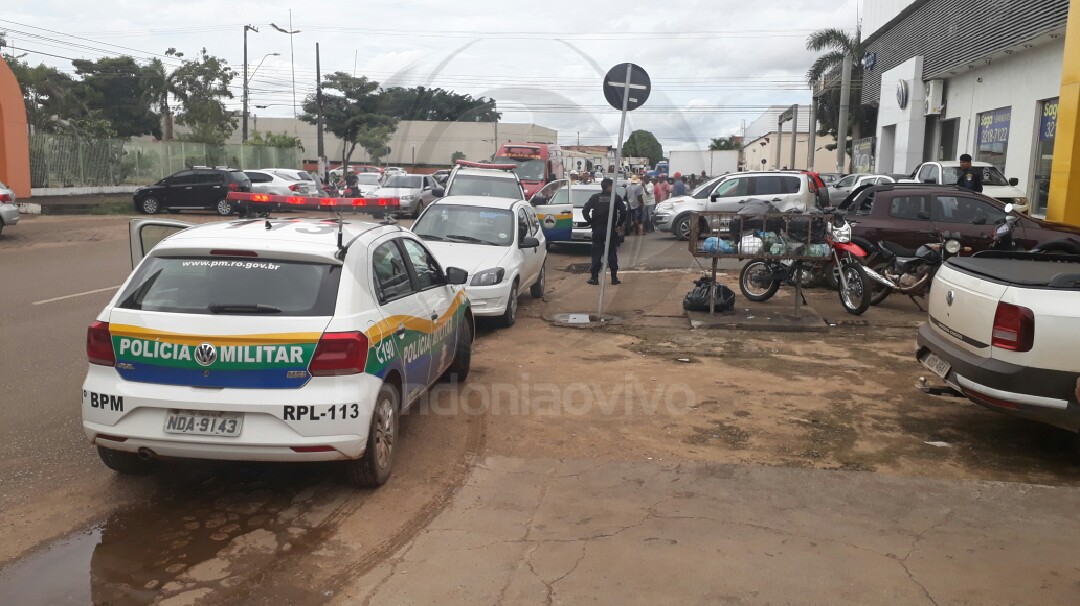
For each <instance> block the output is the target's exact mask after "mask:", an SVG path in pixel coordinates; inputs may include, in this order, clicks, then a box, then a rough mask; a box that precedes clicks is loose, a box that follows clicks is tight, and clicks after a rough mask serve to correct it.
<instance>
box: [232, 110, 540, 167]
mask: <svg viewBox="0 0 1080 606" xmlns="http://www.w3.org/2000/svg"><path fill="white" fill-rule="evenodd" d="M249 124H250V126H251V130H252V132H254V131H256V130H258V131H260V132H271V133H275V134H282V133H284V134H288V135H293V136H297V137H299V138H300V144H301V145H302V146H303V148H304V153H303V158H304V161H305V162H307V163H315V162H317V161H318V158H317V157H316V150H317V149H318V144H317V134H316V129H315V125H314V124H308V123H307V122H303V121H300V120H293V119H292V118H259V117H257V116H253V117H252V119H251V122H250V123H249ZM294 133H295V134H294ZM249 136H250V135H249ZM508 141H516V142H521V141H533V142H537V143H557V142H558V132H557V131H556V130H554V129H551V128H545V127H543V126H537V125H536V124H520V123H508V122H499V123H497V124H495V123H491V122H424V121H410V120H403V121H401V122H400V123H399V124H398V128H397V131H396V132H395V133H394V136H393V137H391V138H390V142H389V143H387V146H388V147H389V148H390V154H389V155H388V156H386V157H384V158H382V160H381V162H383V163H386V164H389V165H394V166H414V165H415V166H429V167H434V166H439V167H442V166H449V165H450V164H451V161H450V157H451V156H452V155H453V154H454V152H458V151H460V152H462V153H464V154H465V158H466V159H468V160H477V161H484V160H490V159H491V157H492V155H494V153H495V150H496V149H497V148H498V142H501V143H506V142H508ZM229 143H240V130H239V129H237V130H236V131H234V132H233V134H232V138H231V139H230V140H229ZM323 145H324V148H325V151H326V155H327V156H328V158H329V160H330V162H331V163H334V162H341V157H342V145H343V142H342V141H341V139H338V138H337V137H335V136H334V134H333V133H331V132H329V131H324V141H323ZM370 159H371V158H370V155H369V154H368V153H367V151H365V150H364V149H363V148H362V147H357V148H356V150H355V151H354V152H353V154H352V156H351V157H350V159H349V161H350V162H356V163H364V162H367V161H369V160H370Z"/></svg>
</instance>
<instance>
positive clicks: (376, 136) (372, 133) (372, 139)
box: [356, 124, 397, 164]
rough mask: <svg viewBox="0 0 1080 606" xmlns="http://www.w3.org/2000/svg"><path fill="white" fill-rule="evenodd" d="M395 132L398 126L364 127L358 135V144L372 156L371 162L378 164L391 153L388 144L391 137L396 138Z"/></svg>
mask: <svg viewBox="0 0 1080 606" xmlns="http://www.w3.org/2000/svg"><path fill="white" fill-rule="evenodd" d="M395 130H397V125H396V124H395V125H394V126H386V125H384V126H363V127H361V128H360V129H359V130H358V131H357V133H356V142H357V143H358V144H359V145H360V147H363V148H364V150H365V151H367V153H368V155H369V156H371V162H372V163H373V164H378V163H379V161H380V160H382V159H383V157H384V156H386V155H387V154H389V153H390V149H389V148H388V147H386V144H387V143H389V142H390V137H393V136H394V131H395Z"/></svg>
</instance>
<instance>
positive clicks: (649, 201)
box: [641, 175, 656, 233]
mask: <svg viewBox="0 0 1080 606" xmlns="http://www.w3.org/2000/svg"><path fill="white" fill-rule="evenodd" d="M641 186H642V187H644V188H645V206H644V207H643V208H642V213H641V224H642V226H644V228H645V233H652V232H653V231H655V230H656V228H655V227H653V222H652V217H653V212H654V211H655V210H656V195H655V191H656V187H655V186H654V185H653V183H652V179H650V178H649V175H644V176H642V177H641Z"/></svg>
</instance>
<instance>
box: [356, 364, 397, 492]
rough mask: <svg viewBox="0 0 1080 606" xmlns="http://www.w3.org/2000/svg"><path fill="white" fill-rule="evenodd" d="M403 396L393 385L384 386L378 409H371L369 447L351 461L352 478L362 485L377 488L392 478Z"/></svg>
mask: <svg viewBox="0 0 1080 606" xmlns="http://www.w3.org/2000/svg"><path fill="white" fill-rule="evenodd" d="M400 410H401V398H400V396H399V395H398V390H397V389H396V388H395V387H394V386H393V385H385V384H384V385H383V386H382V388H381V389H379V397H378V398H377V399H376V400H375V408H374V410H372V411H371V427H370V428H369V429H368V439H367V448H366V449H365V450H364V456H363V457H361V458H360V459H359V460H356V461H349V463H348V465H349V467H348V477H349V481H351V482H352V483H353V484H356V485H358V486H363V487H366V488H374V487H376V486H382V485H383V484H385V483H386V481H387V480H388V479H390V472H391V471H392V470H393V467H394V454H395V452H396V450H395V448H394V445H395V442H397V430H398V411H400Z"/></svg>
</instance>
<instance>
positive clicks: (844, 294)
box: [837, 262, 870, 316]
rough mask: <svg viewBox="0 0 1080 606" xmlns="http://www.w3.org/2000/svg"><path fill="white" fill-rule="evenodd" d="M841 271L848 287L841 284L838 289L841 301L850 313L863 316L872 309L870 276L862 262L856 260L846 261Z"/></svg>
mask: <svg viewBox="0 0 1080 606" xmlns="http://www.w3.org/2000/svg"><path fill="white" fill-rule="evenodd" d="M840 271H841V272H842V273H843V276H844V278H845V280H846V281H847V288H843V286H841V287H840V288H838V289H837V292H838V293H839V294H840V303H841V304H842V305H843V306H844V309H845V310H847V312H848V313H849V314H852V315H854V316H861V315H862V314H863V312H865V311H866V310H867V309H870V276H868V275H866V270H865V269H863V266H862V265H861V264H859V263H855V262H850V263H844V264H843V266H842V267H841V268H840Z"/></svg>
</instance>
